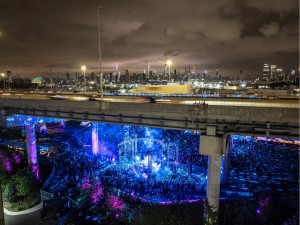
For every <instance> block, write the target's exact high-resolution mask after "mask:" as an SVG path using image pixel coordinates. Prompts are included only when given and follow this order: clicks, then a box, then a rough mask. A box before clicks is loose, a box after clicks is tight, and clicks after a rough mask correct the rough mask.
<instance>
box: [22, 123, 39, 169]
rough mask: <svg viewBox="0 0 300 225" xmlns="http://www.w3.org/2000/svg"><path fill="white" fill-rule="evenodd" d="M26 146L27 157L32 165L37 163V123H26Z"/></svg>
mask: <svg viewBox="0 0 300 225" xmlns="http://www.w3.org/2000/svg"><path fill="white" fill-rule="evenodd" d="M25 131H26V147H27V158H28V163H29V164H30V165H32V164H37V162H38V157H37V151H36V135H35V125H34V124H26V125H25Z"/></svg>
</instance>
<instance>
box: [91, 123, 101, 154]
mask: <svg viewBox="0 0 300 225" xmlns="http://www.w3.org/2000/svg"><path fill="white" fill-rule="evenodd" d="M98 131H99V126H98V123H97V122H93V123H92V152H93V154H94V155H98V154H99V137H98Z"/></svg>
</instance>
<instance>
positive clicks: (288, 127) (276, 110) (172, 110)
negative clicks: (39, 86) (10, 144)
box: [0, 98, 299, 138]
mask: <svg viewBox="0 0 300 225" xmlns="http://www.w3.org/2000/svg"><path fill="white" fill-rule="evenodd" d="M224 102H225V101H224ZM245 102H247V100H245ZM274 102H275V101H274ZM0 110H1V122H0V125H1V126H7V121H6V118H7V116H9V115H12V114H22V115H32V116H40V117H56V118H64V119H72V120H88V121H99V122H107V123H118V124H130V125H138V126H151V127H162V128H170V129H183V130H197V131H201V132H203V133H206V127H207V126H215V127H216V129H217V130H216V132H217V135H224V134H242V135H267V136H279V137H295V138H297V137H299V104H288V105H286V104H280V103H278V101H277V102H276V104H273V105H272V104H270V103H266V104H265V106H263V105H261V104H260V105H259V106H255V105H253V104H252V105H250V106H249V105H246V106H243V105H239V106H237V105H235V106H230V105H225V104H224V105H210V103H208V104H206V103H205V104H203V103H194V104H179V103H178V104H177V103H175V104H174V103H173V104H168V103H156V104H152V103H136V102H129V101H128V102H107V101H103V102H101V101H69V100H50V99H48V100H47V99H8V98H7V99H6V98H2V99H0Z"/></svg>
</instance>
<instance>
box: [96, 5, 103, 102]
mask: <svg viewBox="0 0 300 225" xmlns="http://www.w3.org/2000/svg"><path fill="white" fill-rule="evenodd" d="M100 9H102V6H99V5H98V6H97V13H98V53H99V73H100V93H101V101H103V74H102V56H101V38H100V37H101V36H100Z"/></svg>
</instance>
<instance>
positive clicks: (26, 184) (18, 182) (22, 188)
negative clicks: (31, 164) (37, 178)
mask: <svg viewBox="0 0 300 225" xmlns="http://www.w3.org/2000/svg"><path fill="white" fill-rule="evenodd" d="M13 183H14V184H15V187H16V195H17V196H18V197H26V196H28V195H30V193H32V192H33V191H34V178H33V177H32V175H31V174H29V173H28V172H27V171H26V172H18V173H16V174H15V175H14V176H13Z"/></svg>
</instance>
